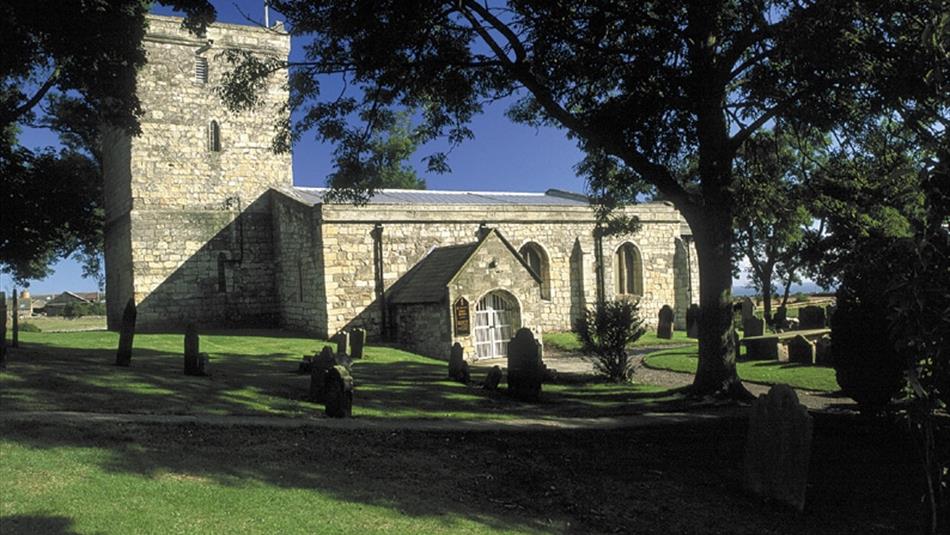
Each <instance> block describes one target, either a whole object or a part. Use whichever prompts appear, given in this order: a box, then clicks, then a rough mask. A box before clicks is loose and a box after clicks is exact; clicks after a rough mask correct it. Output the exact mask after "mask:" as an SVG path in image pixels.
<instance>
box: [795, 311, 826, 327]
mask: <svg viewBox="0 0 950 535" xmlns="http://www.w3.org/2000/svg"><path fill="white" fill-rule="evenodd" d="M798 328H799V329H801V330H803V331H804V330H807V329H824V328H825V309H823V308H821V307H819V306H814V305H809V306H807V307H802V309H801V310H799V311H798Z"/></svg>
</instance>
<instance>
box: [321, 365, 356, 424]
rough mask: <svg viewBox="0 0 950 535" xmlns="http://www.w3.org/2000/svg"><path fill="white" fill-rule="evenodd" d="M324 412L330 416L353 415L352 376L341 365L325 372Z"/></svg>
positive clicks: (347, 416)
mask: <svg viewBox="0 0 950 535" xmlns="http://www.w3.org/2000/svg"><path fill="white" fill-rule="evenodd" d="M326 377H327V378H326V409H325V410H326V413H327V416H329V417H331V418H349V417H351V416H353V377H352V376H350V372H348V371H347V370H346V368H344V367H343V366H333V367H332V368H330V369H329V370H327V373H326Z"/></svg>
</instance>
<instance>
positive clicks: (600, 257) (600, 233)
mask: <svg viewBox="0 0 950 535" xmlns="http://www.w3.org/2000/svg"><path fill="white" fill-rule="evenodd" d="M594 264H595V271H594V272H595V274H596V279H597V304H598V305H602V304H604V302H605V301H606V300H607V297H606V289H605V288H604V227H602V226H601V225H600V223H597V226H596V227H595V228H594Z"/></svg>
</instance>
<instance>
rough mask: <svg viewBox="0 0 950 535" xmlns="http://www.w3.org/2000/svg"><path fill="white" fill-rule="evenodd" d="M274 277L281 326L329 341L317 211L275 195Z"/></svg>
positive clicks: (277, 194)
mask: <svg viewBox="0 0 950 535" xmlns="http://www.w3.org/2000/svg"><path fill="white" fill-rule="evenodd" d="M272 199H273V203H272V206H273V217H274V240H273V241H274V277H275V281H276V282H275V284H276V286H277V301H278V307H279V311H280V324H281V326H283V327H287V328H291V329H298V330H303V331H308V332H311V333H315V334H316V335H318V336H321V337H324V338H326V337H329V333H327V307H326V302H327V300H326V288H325V286H324V277H323V276H322V274H323V246H322V241H321V234H322V233H321V230H322V229H321V228H320V226H319V225H318V224H315V222H314V216H315V214H319V209H316V210H314V209H313V208H311V207H309V206H305V205H302V204H300V203H298V202H296V201H294V200H292V199H289V198H287V197H286V196H284V195H282V194H280V193H276V192H275V193H273V194H272Z"/></svg>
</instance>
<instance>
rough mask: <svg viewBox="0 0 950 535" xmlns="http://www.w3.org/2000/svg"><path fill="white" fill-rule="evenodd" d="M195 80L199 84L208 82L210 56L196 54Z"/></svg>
mask: <svg viewBox="0 0 950 535" xmlns="http://www.w3.org/2000/svg"><path fill="white" fill-rule="evenodd" d="M195 81H196V82H198V83H199V84H206V83H208V58H206V57H204V56H195Z"/></svg>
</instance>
